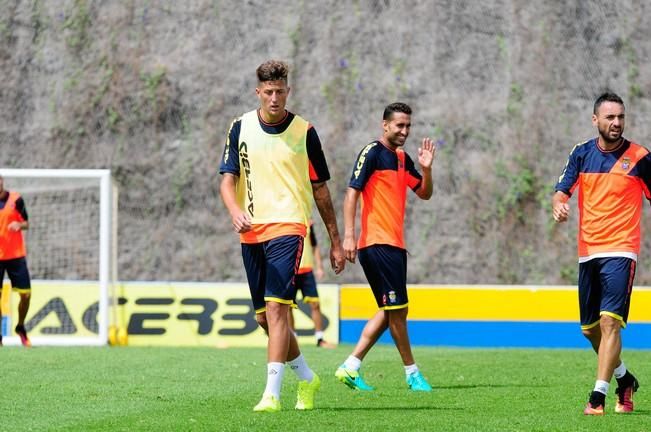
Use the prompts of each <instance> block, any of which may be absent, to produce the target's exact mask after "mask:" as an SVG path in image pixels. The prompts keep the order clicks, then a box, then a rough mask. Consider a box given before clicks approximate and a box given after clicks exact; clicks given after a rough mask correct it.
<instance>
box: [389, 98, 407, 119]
mask: <svg viewBox="0 0 651 432" xmlns="http://www.w3.org/2000/svg"><path fill="white" fill-rule="evenodd" d="M397 112H399V113H404V114H407V115H411V107H410V106H409V105H407V104H406V103H402V102H394V103H392V104H389V105H387V106H386V108H384V115H383V116H382V120H391V118H392V117H393V113H397Z"/></svg>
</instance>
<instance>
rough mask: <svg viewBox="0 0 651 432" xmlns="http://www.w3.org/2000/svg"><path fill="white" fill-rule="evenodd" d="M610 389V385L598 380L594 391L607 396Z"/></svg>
mask: <svg viewBox="0 0 651 432" xmlns="http://www.w3.org/2000/svg"><path fill="white" fill-rule="evenodd" d="M608 387H610V383H608V382H606V381H602V380H597V382H596V383H595V384H594V391H597V392H599V393H603V394H605V395H607V394H608Z"/></svg>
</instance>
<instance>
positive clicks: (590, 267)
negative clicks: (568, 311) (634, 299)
mask: <svg viewBox="0 0 651 432" xmlns="http://www.w3.org/2000/svg"><path fill="white" fill-rule="evenodd" d="M634 278H635V260H632V259H630V258H624V257H607V258H594V259H591V260H590V261H587V262H584V263H580V264H579V309H580V312H581V328H582V329H584V330H586V329H589V328H592V327H595V326H597V325H599V319H600V317H601V315H610V316H611V317H613V318H616V319H618V320H619V321H621V322H622V327H626V321H627V320H628V311H629V309H630V306H631V290H632V289H633V279H634Z"/></svg>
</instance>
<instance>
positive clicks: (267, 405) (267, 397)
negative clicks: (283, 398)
mask: <svg viewBox="0 0 651 432" xmlns="http://www.w3.org/2000/svg"><path fill="white" fill-rule="evenodd" d="M253 411H255V412H278V411H280V401H279V400H278V399H276V397H275V396H274V395H271V394H264V395H262V399H261V400H260V402H258V404H257V405H256V406H254V407H253Z"/></svg>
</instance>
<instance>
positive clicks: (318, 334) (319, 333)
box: [314, 331, 323, 340]
mask: <svg viewBox="0 0 651 432" xmlns="http://www.w3.org/2000/svg"><path fill="white" fill-rule="evenodd" d="M314 337H315V338H316V340H321V339H323V332H322V331H315V332H314Z"/></svg>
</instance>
